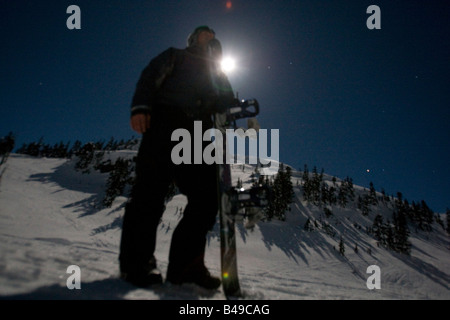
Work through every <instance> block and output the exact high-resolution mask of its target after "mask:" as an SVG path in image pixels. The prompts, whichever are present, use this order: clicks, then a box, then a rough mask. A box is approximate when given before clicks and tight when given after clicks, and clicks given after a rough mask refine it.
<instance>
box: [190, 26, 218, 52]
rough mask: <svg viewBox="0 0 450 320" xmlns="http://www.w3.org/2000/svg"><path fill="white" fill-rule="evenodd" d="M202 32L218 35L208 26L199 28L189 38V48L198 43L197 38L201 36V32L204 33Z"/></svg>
mask: <svg viewBox="0 0 450 320" xmlns="http://www.w3.org/2000/svg"><path fill="white" fill-rule="evenodd" d="M202 31H208V32H211V33H213V34H216V33H215V32H214V30H213V29H211V28H210V27H208V26H200V27H197V28H195V30H194V31H193V32H192V33H191V34H190V35H189V37H188V39H187V46H188V47H192V46H193V45H195V43H196V42H197V37H198V35H199V34H200V32H202Z"/></svg>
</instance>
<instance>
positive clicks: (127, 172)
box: [103, 158, 132, 207]
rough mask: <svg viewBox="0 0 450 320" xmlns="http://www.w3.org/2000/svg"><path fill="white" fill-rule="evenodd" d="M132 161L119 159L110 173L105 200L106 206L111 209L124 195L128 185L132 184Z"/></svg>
mask: <svg viewBox="0 0 450 320" xmlns="http://www.w3.org/2000/svg"><path fill="white" fill-rule="evenodd" d="M130 161H131V160H125V159H122V158H118V159H117V160H116V162H115V163H114V169H113V170H112V171H111V172H110V174H109V177H108V180H107V182H106V192H105V198H104V199H103V205H104V206H106V207H110V206H111V205H112V203H113V201H114V199H115V198H116V197H117V196H120V195H121V194H122V193H123V191H124V189H125V187H126V186H127V185H128V184H131V172H132V168H131V166H130Z"/></svg>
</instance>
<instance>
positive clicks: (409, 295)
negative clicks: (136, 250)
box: [0, 153, 450, 300]
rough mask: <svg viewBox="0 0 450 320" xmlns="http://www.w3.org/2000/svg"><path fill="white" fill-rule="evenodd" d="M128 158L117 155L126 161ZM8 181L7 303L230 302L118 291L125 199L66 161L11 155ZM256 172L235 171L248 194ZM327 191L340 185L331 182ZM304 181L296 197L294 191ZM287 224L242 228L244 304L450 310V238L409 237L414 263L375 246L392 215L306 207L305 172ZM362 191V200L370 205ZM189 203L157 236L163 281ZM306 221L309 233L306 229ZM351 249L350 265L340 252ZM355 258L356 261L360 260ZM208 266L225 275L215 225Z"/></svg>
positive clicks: (199, 295) (192, 294) (4, 184)
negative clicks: (107, 204)
mask: <svg viewBox="0 0 450 320" xmlns="http://www.w3.org/2000/svg"><path fill="white" fill-rule="evenodd" d="M120 155H126V153H123V154H120V153H115V154H114V157H115V158H117V157H118V156H120ZM3 166H5V167H4V168H5V171H4V174H3V175H2V177H1V181H0V296H1V297H2V298H6V299H13V298H18V299H36V298H38V299H47V298H48V299H78V298H82V299H224V295H223V293H222V292H221V291H217V292H205V291H203V290H201V289H199V288H197V287H195V286H188V285H186V286H182V287H181V288H178V287H172V286H169V285H164V286H160V287H156V288H154V289H150V290H142V289H136V288H134V287H133V286H131V285H128V284H126V283H124V282H122V281H120V280H118V279H117V274H118V261H117V256H118V252H119V242H120V226H121V218H122V215H123V211H124V203H125V201H126V198H125V197H118V198H116V200H115V201H114V202H113V205H112V207H111V208H103V207H102V206H101V201H102V199H103V197H104V189H105V181H106V178H107V174H100V173H98V172H91V173H90V174H81V173H79V172H77V171H75V170H74V169H73V167H74V163H73V161H70V160H63V159H46V158H33V157H29V156H23V155H16V154H12V155H11V156H10V157H9V159H8V161H7V163H6V164H4V165H3ZM251 174H252V168H251V167H250V166H245V168H242V166H235V167H234V168H233V179H234V180H235V181H237V179H238V178H240V179H241V180H242V181H244V183H250V176H251ZM325 180H327V181H328V182H329V183H330V184H331V183H332V182H331V177H327V176H325ZM297 181H298V186H297ZM292 182H293V185H294V186H295V187H294V191H295V198H294V202H293V203H292V205H291V209H292V210H291V211H290V212H289V213H288V214H287V216H286V221H285V222H283V221H277V220H273V221H271V222H260V223H258V225H257V226H256V227H255V228H254V230H253V231H250V230H247V229H245V228H244V227H243V226H242V225H239V226H238V230H237V234H238V239H237V248H238V266H239V276H240V281H241V286H242V288H243V290H244V292H245V293H246V298H247V299H269V300H270V299H277V300H279V299H449V298H450V290H449V288H450V274H449V271H448V270H449V266H450V252H449V249H450V244H449V237H448V236H447V235H446V234H445V233H444V231H443V229H442V228H441V227H440V226H439V225H437V224H436V223H434V224H433V230H432V231H431V232H422V231H418V232H415V231H412V232H411V235H410V238H409V240H410V242H411V245H412V247H411V255H410V256H407V255H405V254H400V253H396V252H393V251H390V250H387V249H385V248H383V247H379V246H377V241H376V240H375V239H374V237H373V235H370V234H368V233H367V232H366V227H369V226H371V225H372V223H373V219H374V217H375V215H376V214H381V215H382V216H383V217H386V219H388V217H389V216H390V215H391V208H390V207H389V205H383V204H379V205H378V206H376V207H373V208H372V210H371V212H370V213H369V215H368V216H363V215H362V214H361V212H360V211H359V210H357V208H356V204H355V203H352V204H351V205H348V206H347V207H346V208H341V207H338V206H329V208H330V209H331V211H332V213H333V214H332V216H330V217H328V218H327V217H325V215H324V210H323V208H322V207H319V206H314V205H311V204H310V203H308V202H305V201H304V199H303V193H302V188H301V185H302V179H301V173H300V172H295V171H294V172H293V177H292ZM366 192H367V191H366V190H364V189H363V188H360V187H357V186H355V193H356V196H358V195H361V194H364V193H366ZM185 204H186V198H185V197H184V196H182V195H176V196H175V197H174V198H173V199H172V200H171V201H170V202H169V203H168V204H167V208H166V212H165V214H164V217H163V219H162V222H161V224H160V227H159V232H158V244H157V251H156V257H157V259H158V262H159V267H160V269H161V270H162V272H163V274H165V271H166V268H167V257H168V250H169V246H170V239H171V234H172V231H173V229H174V228H175V226H176V224H177V221H178V220H179V218H180V214H181V212H182V208H184V206H185ZM308 219H309V220H310V221H311V222H312V228H311V231H306V230H305V229H304V226H305V224H306V222H307V221H308ZM341 238H342V239H343V243H344V249H345V255H342V254H341V253H340V252H339V243H340V239H341ZM355 247H357V251H355V250H354V249H355ZM206 263H207V266H208V268H210V270H211V272H212V273H213V274H219V272H220V257H219V230H218V225H216V227H215V228H214V230H212V231H211V232H210V234H209V235H208V248H207V256H206ZM70 265H77V266H79V267H80V270H81V290H69V289H68V288H67V286H66V281H67V279H68V278H69V276H70V275H71V274H69V273H67V268H68V267H69V266H70ZM371 265H377V266H379V268H380V271H381V276H380V280H381V289H379V290H377V289H375V290H369V289H368V288H367V284H366V282H367V279H368V278H369V277H370V276H371V274H368V273H366V271H367V268H368V267H369V266H371Z"/></svg>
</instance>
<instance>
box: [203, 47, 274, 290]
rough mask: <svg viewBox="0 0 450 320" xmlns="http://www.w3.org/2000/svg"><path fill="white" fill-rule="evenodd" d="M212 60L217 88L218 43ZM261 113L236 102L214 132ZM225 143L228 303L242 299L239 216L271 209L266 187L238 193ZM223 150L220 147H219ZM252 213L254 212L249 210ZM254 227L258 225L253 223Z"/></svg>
mask: <svg viewBox="0 0 450 320" xmlns="http://www.w3.org/2000/svg"><path fill="white" fill-rule="evenodd" d="M209 54H210V58H211V65H210V72H211V81H212V83H213V87H218V86H220V85H219V83H220V80H219V79H218V78H216V75H217V74H218V72H217V68H218V61H220V58H221V56H222V47H221V44H220V42H219V41H218V40H217V39H213V40H211V41H210V43H209ZM258 113H259V104H258V101H257V100H256V99H250V100H243V101H238V100H236V102H235V104H234V105H232V106H229V107H228V108H225V109H224V110H221V112H218V113H216V114H215V115H214V128H215V129H216V130H218V131H219V132H220V133H221V134H222V136H224V137H226V130H227V129H236V128H237V126H236V120H238V119H243V118H252V117H255V116H256V115H257V114H258ZM221 140H222V146H221V147H222V157H223V158H222V160H223V161H221V163H219V164H217V191H218V195H217V199H218V207H219V220H220V256H221V279H222V287H223V291H224V293H225V296H226V297H227V299H232V298H239V297H242V291H241V288H240V285H239V276H238V265H237V253H236V230H235V228H236V221H237V219H239V218H240V216H239V212H241V211H242V209H244V210H245V208H256V207H259V208H261V207H263V206H265V205H267V194H268V193H267V190H266V188H265V187H253V188H252V189H249V190H243V189H237V188H235V187H233V185H232V177H231V165H230V164H229V161H228V159H229V158H230V157H229V155H230V152H232V151H233V150H228V144H227V141H226V140H227V139H226V138H224V139H221ZM218 148H219V149H220V146H218ZM249 211H250V210H249ZM252 223H254V222H252Z"/></svg>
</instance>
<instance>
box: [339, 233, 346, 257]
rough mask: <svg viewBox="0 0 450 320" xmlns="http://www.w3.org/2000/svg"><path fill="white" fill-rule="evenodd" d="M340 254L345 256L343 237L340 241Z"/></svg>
mask: <svg viewBox="0 0 450 320" xmlns="http://www.w3.org/2000/svg"><path fill="white" fill-rule="evenodd" d="M339 253H340V254H341V255H343V256H345V246H344V239H343V238H342V236H341V239H340V240H339Z"/></svg>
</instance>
